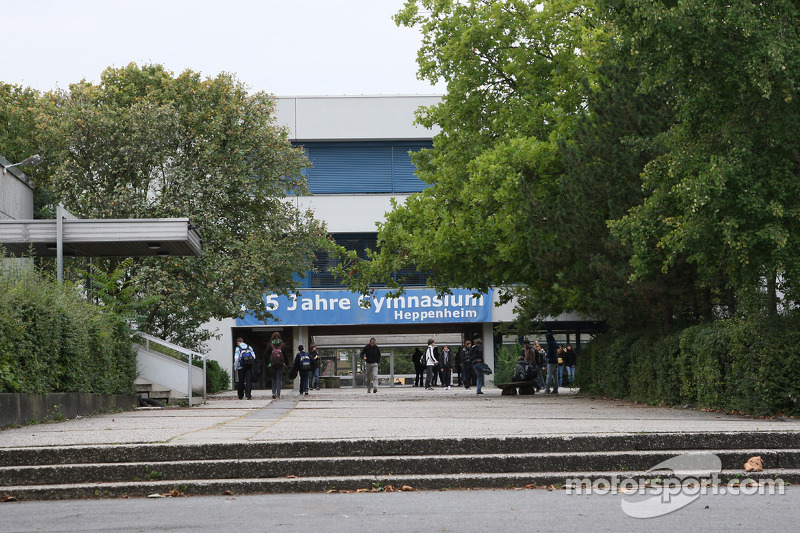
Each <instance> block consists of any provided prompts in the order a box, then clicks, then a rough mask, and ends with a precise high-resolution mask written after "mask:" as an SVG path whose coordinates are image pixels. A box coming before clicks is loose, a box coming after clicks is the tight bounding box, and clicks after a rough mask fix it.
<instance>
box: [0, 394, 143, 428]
mask: <svg viewBox="0 0 800 533" xmlns="http://www.w3.org/2000/svg"><path fill="white" fill-rule="evenodd" d="M137 405H138V402H137V399H136V396H135V395H133V394H92V393H88V392H54V393H50V394H23V393H3V394H0V427H5V426H11V425H22V424H27V423H29V422H32V421H37V422H40V421H45V420H60V419H65V418H75V417H76V416H78V415H81V416H87V415H91V414H95V413H100V412H104V411H112V410H113V411H119V410H124V411H130V410H132V409H133V408H134V407H136V406H137Z"/></svg>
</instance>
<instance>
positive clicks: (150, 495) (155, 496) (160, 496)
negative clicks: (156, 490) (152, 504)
mask: <svg viewBox="0 0 800 533" xmlns="http://www.w3.org/2000/svg"><path fill="white" fill-rule="evenodd" d="M147 497H148V498H163V496H162V495H161V494H148V495H147Z"/></svg>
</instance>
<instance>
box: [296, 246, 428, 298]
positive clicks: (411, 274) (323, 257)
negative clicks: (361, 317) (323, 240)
mask: <svg viewBox="0 0 800 533" xmlns="http://www.w3.org/2000/svg"><path fill="white" fill-rule="evenodd" d="M333 238H334V240H335V241H336V244H338V245H339V246H344V247H345V248H346V249H348V250H355V251H356V252H357V254H358V257H359V258H361V259H366V258H367V249H368V248H369V249H372V250H374V249H375V248H376V247H377V245H378V236H377V234H375V233H339V234H335V235H333ZM338 264H339V260H338V258H337V257H335V256H332V255H330V254H328V253H327V252H317V257H316V259H315V260H314V271H313V272H309V274H308V277H307V278H306V283H307V284H306V285H305V286H306V287H307V288H310V289H322V288H339V287H342V286H343V285H342V284H341V283H340V282H339V281H338V280H337V279H336V278H335V277H334V276H333V274H331V273H330V270H331V269H332V268H333V267H335V266H336V265H338ZM427 278H428V276H427V274H425V273H424V272H418V271H416V270H414V269H404V270H402V271H400V272H398V273H397V274H396V275H395V279H402V280H403V282H404V284H405V285H408V286H415V285H416V286H419V285H425V283H426V281H427Z"/></svg>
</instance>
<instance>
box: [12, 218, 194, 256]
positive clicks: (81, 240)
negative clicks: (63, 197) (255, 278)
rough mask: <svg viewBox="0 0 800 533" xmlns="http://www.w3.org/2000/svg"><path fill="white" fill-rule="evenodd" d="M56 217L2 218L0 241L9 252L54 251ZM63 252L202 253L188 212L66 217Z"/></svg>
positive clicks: (38, 253)
mask: <svg viewBox="0 0 800 533" xmlns="http://www.w3.org/2000/svg"><path fill="white" fill-rule="evenodd" d="M58 230H59V228H58V221H57V220H0V245H2V246H3V247H4V248H5V249H6V253H7V254H10V255H13V256H17V257H19V256H25V255H28V254H29V252H30V251H31V250H32V251H33V254H34V255H36V256H39V257H55V256H56V255H57V248H58V247H57V243H58V237H59V236H58ZM62 233H63V247H64V255H65V256H75V257H138V256H148V255H156V256H159V255H161V256H163V255H200V253H201V241H200V235H199V234H198V233H197V231H196V230H195V229H194V228H193V227H192V225H191V224H190V223H189V219H188V218H150V219H66V220H63V230H62Z"/></svg>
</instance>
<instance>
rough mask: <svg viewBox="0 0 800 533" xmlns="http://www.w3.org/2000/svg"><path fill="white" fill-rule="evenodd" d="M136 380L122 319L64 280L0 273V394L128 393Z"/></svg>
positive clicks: (129, 343)
mask: <svg viewBox="0 0 800 533" xmlns="http://www.w3.org/2000/svg"><path fill="white" fill-rule="evenodd" d="M135 379H136V353H135V352H134V350H133V346H132V343H131V339H130V330H129V328H128V326H127V324H126V323H125V321H124V320H122V319H121V318H120V317H119V316H117V315H116V314H114V313H105V312H103V311H102V310H101V309H100V308H98V307H96V306H94V305H92V304H90V303H88V302H86V301H85V300H84V299H83V297H82V296H81V295H80V294H79V293H78V291H77V290H76V289H74V288H73V287H72V286H71V285H69V284H60V283H56V282H54V281H53V280H50V279H47V278H44V277H43V276H41V275H39V274H37V273H35V272H29V271H24V270H14V271H0V392H26V393H47V392H94V393H105V394H133V392H134V385H133V383H134V380H135Z"/></svg>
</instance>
